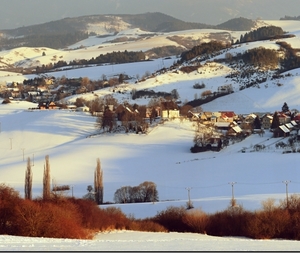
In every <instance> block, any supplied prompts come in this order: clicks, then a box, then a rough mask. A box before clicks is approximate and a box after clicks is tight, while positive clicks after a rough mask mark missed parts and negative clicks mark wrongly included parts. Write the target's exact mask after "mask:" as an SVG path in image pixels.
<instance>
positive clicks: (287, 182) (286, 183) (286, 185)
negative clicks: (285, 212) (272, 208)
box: [282, 180, 291, 209]
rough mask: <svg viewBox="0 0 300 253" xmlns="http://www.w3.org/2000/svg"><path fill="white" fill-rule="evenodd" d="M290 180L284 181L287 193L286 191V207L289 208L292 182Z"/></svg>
mask: <svg viewBox="0 0 300 253" xmlns="http://www.w3.org/2000/svg"><path fill="white" fill-rule="evenodd" d="M290 182H291V181H290V180H284V181H282V183H284V184H285V193H286V208H287V209H289V199H288V184H289V183H290Z"/></svg>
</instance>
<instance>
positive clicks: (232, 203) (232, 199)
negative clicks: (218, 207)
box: [228, 182, 236, 207]
mask: <svg viewBox="0 0 300 253" xmlns="http://www.w3.org/2000/svg"><path fill="white" fill-rule="evenodd" d="M228 184H231V195H232V198H231V206H232V207H233V206H234V189H233V186H234V185H235V184H236V182H230V183H228Z"/></svg>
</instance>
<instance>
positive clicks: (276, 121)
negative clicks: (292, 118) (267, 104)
mask: <svg viewBox="0 0 300 253" xmlns="http://www.w3.org/2000/svg"><path fill="white" fill-rule="evenodd" d="M279 126H280V122H279V117H278V113H277V112H275V113H274V114H273V120H272V124H271V129H276V128H278V127H279Z"/></svg>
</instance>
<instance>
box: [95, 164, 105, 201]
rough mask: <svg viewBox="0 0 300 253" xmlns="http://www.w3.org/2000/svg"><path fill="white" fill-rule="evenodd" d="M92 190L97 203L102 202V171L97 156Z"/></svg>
mask: <svg viewBox="0 0 300 253" xmlns="http://www.w3.org/2000/svg"><path fill="white" fill-rule="evenodd" d="M94 190H95V201H96V203H97V205H100V204H103V171H102V170H101V165H100V159H99V158H97V166H96V169H95V173H94Z"/></svg>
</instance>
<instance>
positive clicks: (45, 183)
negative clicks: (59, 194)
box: [43, 155, 51, 200]
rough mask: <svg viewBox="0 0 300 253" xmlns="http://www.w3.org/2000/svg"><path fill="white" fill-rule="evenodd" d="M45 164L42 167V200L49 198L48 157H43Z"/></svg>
mask: <svg viewBox="0 0 300 253" xmlns="http://www.w3.org/2000/svg"><path fill="white" fill-rule="evenodd" d="M45 160H46V163H45V165H44V177H43V199H44V200H45V199H49V198H50V194H51V192H50V163H49V155H46V156H45Z"/></svg>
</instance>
